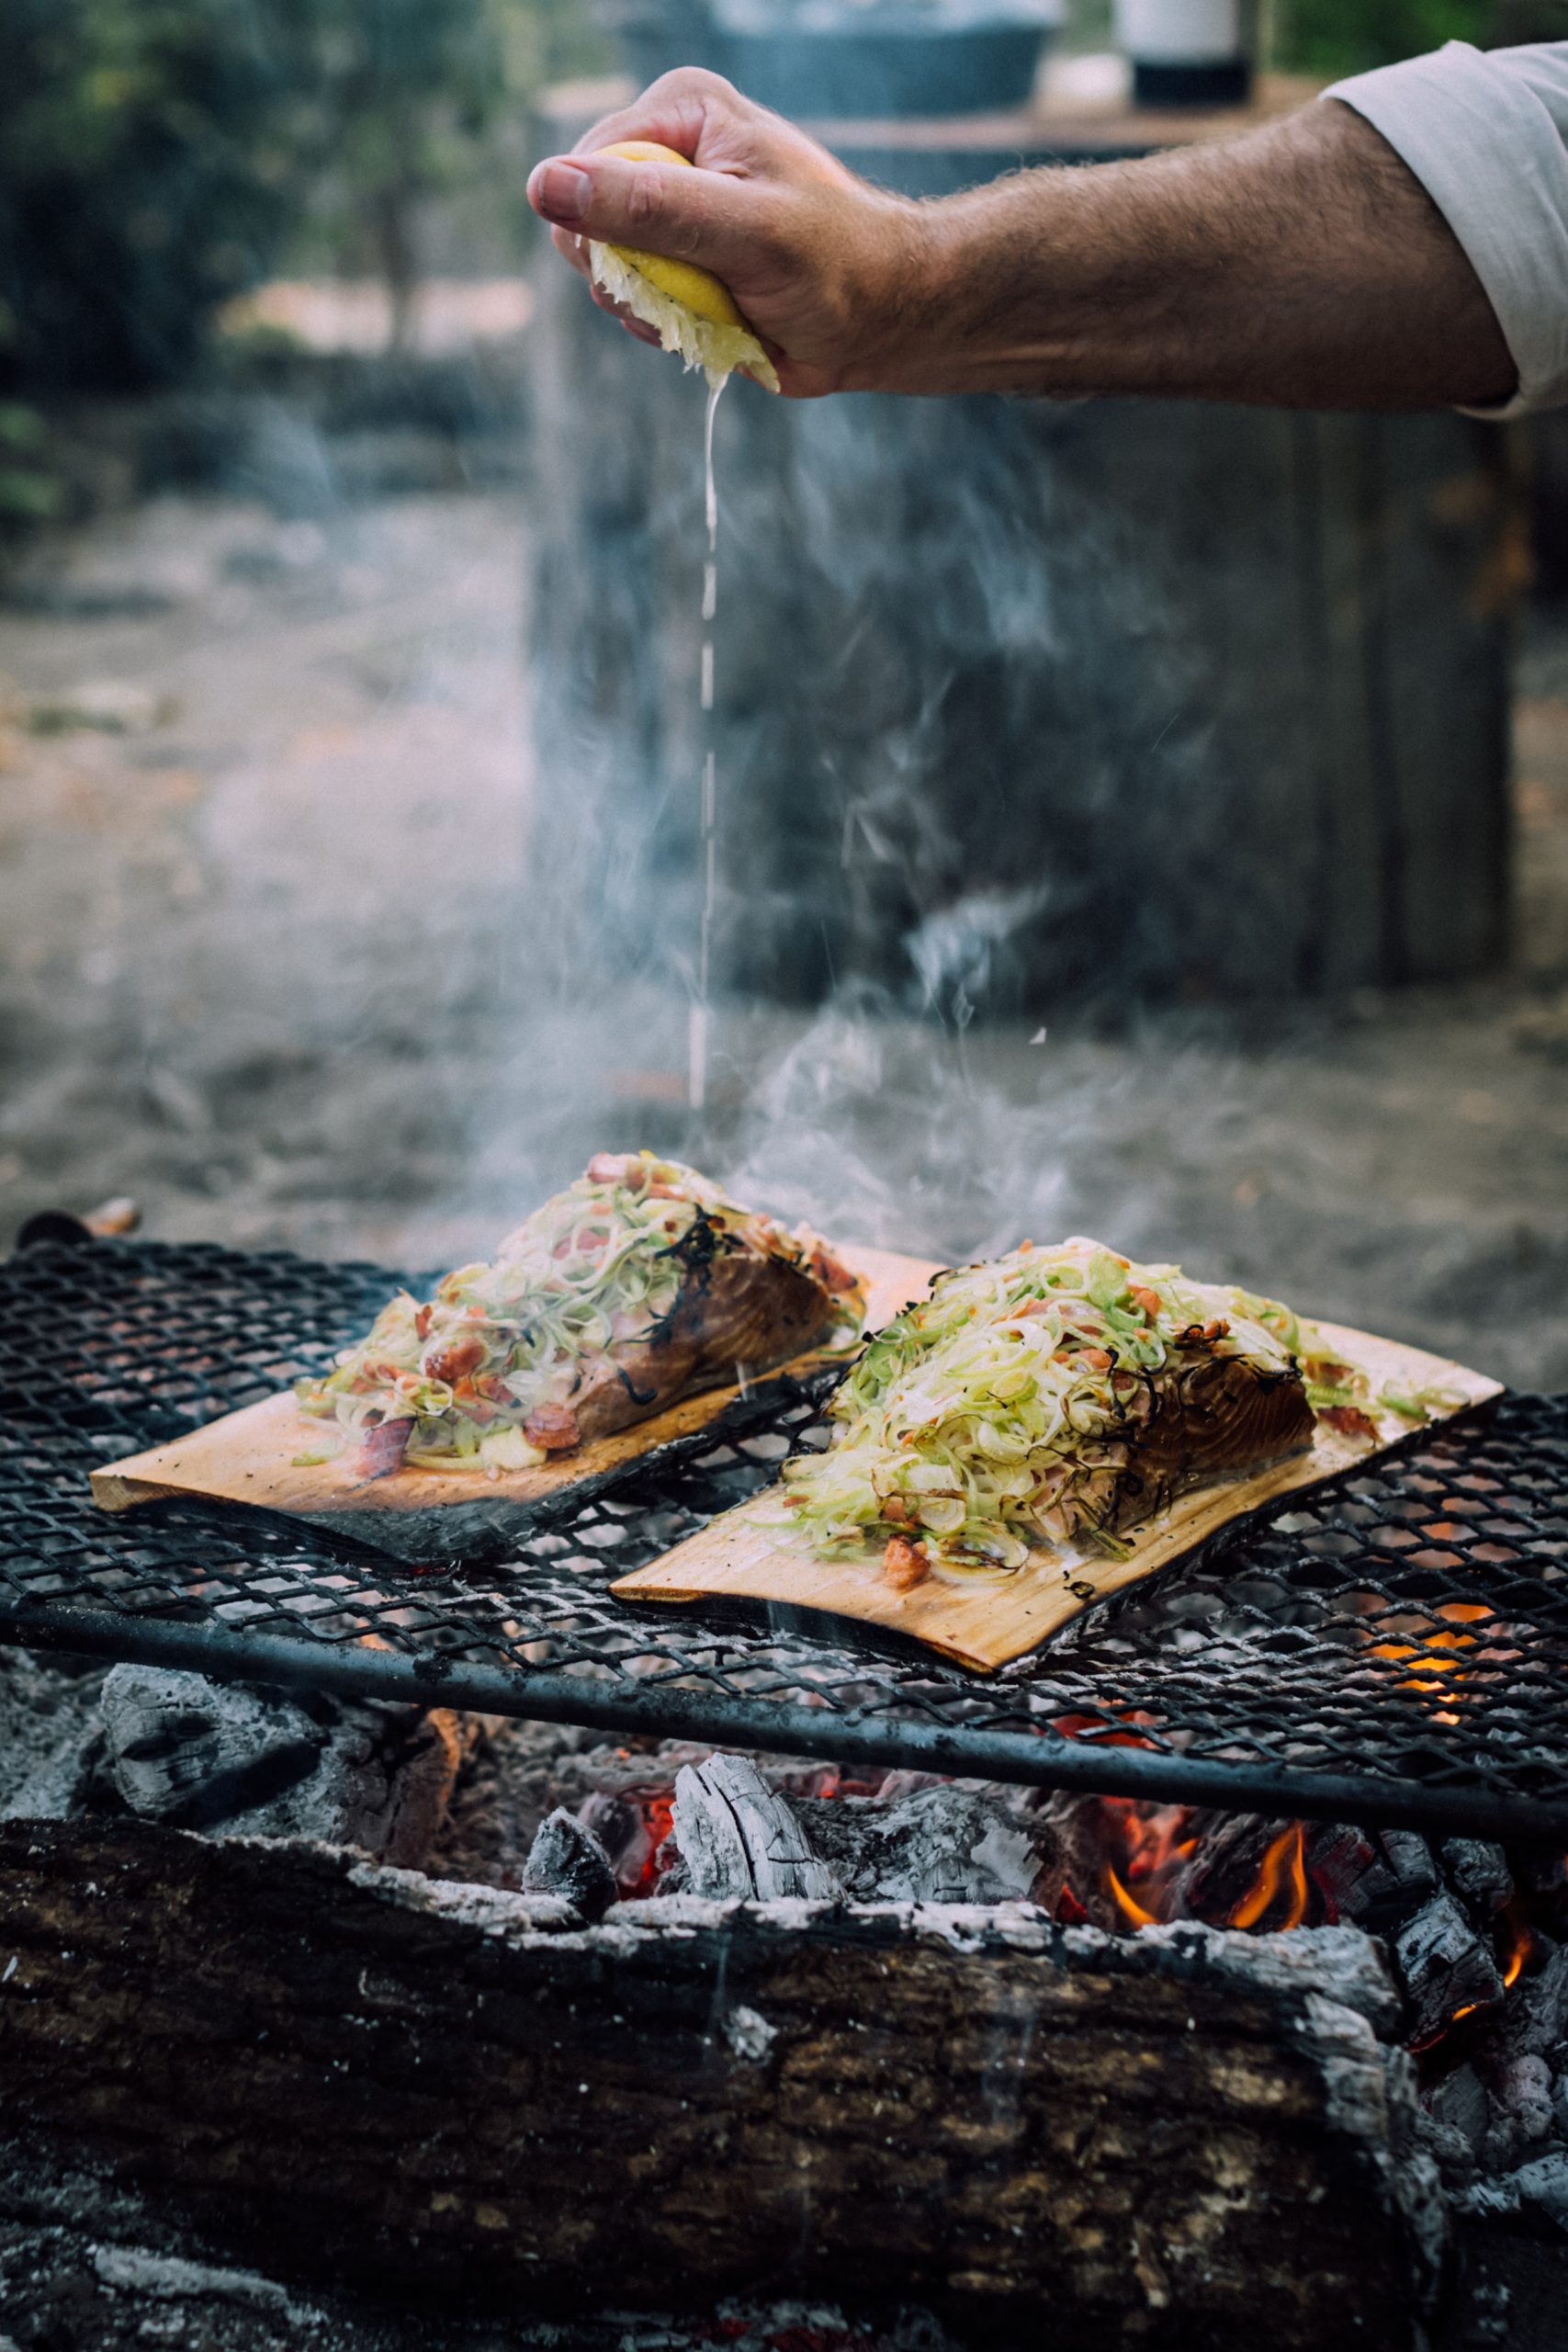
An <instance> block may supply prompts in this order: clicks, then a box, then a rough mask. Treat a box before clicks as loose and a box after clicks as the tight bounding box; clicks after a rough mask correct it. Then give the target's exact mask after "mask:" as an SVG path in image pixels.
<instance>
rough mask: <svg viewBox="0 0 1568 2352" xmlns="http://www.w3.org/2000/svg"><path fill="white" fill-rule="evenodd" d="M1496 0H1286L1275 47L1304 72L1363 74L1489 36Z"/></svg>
mask: <svg viewBox="0 0 1568 2352" xmlns="http://www.w3.org/2000/svg"><path fill="white" fill-rule="evenodd" d="M1492 17H1493V6H1492V0H1280V6H1279V7H1278V9H1277V12H1276V18H1275V28H1274V51H1275V56H1276V59H1277V61H1278V62H1279V63H1280V64H1281V65H1283V66H1286V67H1288V68H1290V69H1291V70H1292V71H1296V72H1300V73H1303V74H1359V73H1361V72H1364V71H1365V70H1366V69H1367V68H1368V67H1370V66H1373V65H1387V64H1391V63H1392V62H1393V61H1394V60H1395V59H1396V58H1400V57H1415V56H1417V55H1418V54H1419V53H1420V52H1421V51H1423V50H1427V49H1438V48H1440V47H1441V45H1442V43H1443V42H1444V41H1446V40H1472V41H1476V42H1484V41H1485V40H1487V39H1488V38H1489V36H1490V33H1491V29H1492Z"/></svg>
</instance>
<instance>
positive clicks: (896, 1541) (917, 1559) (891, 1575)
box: [882, 1535, 931, 1592]
mask: <svg viewBox="0 0 1568 2352" xmlns="http://www.w3.org/2000/svg"><path fill="white" fill-rule="evenodd" d="M882 1573H883V1576H884V1577H886V1581H887V1582H888V1583H889V1584H890V1585H891V1586H892V1588H893V1589H894V1591H895V1592H912V1591H913V1590H914V1589H915V1587H916V1586H917V1585H918V1584H920V1583H922V1582H923V1581H924V1579H925V1578H926V1577H928V1576H929V1575H930V1574H931V1562H930V1561H929V1560H928V1559H927V1557H926V1555H925V1554H924V1553H923V1552H922V1551H921V1549H920V1547H919V1544H911V1543H910V1541H909V1539H908V1536H907V1535H890V1536H889V1537H888V1539H887V1548H886V1551H885V1552H884V1553H883V1555H882Z"/></svg>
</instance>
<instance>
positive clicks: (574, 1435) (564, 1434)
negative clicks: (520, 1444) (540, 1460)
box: [523, 1405, 581, 1453]
mask: <svg viewBox="0 0 1568 2352" xmlns="http://www.w3.org/2000/svg"><path fill="white" fill-rule="evenodd" d="M523 1434H524V1436H525V1438H526V1439H527V1441H528V1442H529V1444H530V1445H536V1446H539V1447H540V1448H541V1449H542V1450H543V1451H544V1452H545V1453H570V1451H571V1449H572V1447H573V1446H574V1445H577V1444H579V1443H580V1442H581V1430H579V1428H578V1426H577V1415H576V1414H575V1413H574V1412H573V1411H572V1409H571V1407H570V1405H536V1406H535V1408H534V1409H533V1411H532V1412H531V1413H530V1414H529V1416H528V1418H527V1419H526V1420H525V1422H524V1424H523Z"/></svg>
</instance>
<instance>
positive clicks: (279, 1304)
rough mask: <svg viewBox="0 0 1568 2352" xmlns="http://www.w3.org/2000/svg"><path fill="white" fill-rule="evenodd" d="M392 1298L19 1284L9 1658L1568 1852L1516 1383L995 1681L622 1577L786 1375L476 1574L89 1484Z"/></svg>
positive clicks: (297, 1283)
mask: <svg viewBox="0 0 1568 2352" xmlns="http://www.w3.org/2000/svg"><path fill="white" fill-rule="evenodd" d="M398 1279H399V1277H396V1276H394V1275H391V1274H389V1273H388V1272H386V1271H385V1270H384V1269H382V1268H379V1267H376V1266H370V1265H363V1264H358V1265H339V1266H325V1265H318V1264H313V1263H310V1262H309V1261H305V1260H302V1259H299V1258H295V1257H291V1256H288V1255H285V1254H281V1253H279V1254H274V1255H267V1256H244V1255H241V1254H239V1253H237V1252H233V1251H230V1250H220V1249H216V1248H209V1247H198V1248H193V1247H186V1246H172V1245H161V1244H155V1243H124V1242H94V1243H91V1244H87V1245H85V1246H80V1247H75V1248H66V1247H47V1248H39V1249H35V1250H26V1251H23V1252H21V1253H20V1254H18V1255H17V1256H16V1257H14V1258H13V1259H11V1260H10V1261H6V1263H4V1264H0V1639H4V1640H6V1641H10V1642H21V1643H27V1644H29V1645H33V1646H35V1647H53V1648H59V1649H67V1650H77V1651H85V1652H90V1653H94V1654H96V1655H100V1656H104V1657H117V1658H134V1659H141V1660H148V1661H157V1662H162V1663H164V1664H170V1665H188V1666H197V1667H200V1668H203V1669H204V1670H206V1671H208V1672H209V1673H215V1674H220V1675H229V1676H243V1677H246V1678H249V1679H260V1680H274V1681H297V1682H313V1683H315V1684H317V1685H320V1686H321V1687H325V1688H330V1689H336V1690H340V1691H345V1692H353V1691H357V1692H359V1693H362V1694H378V1695H381V1696H384V1697H408V1696H416V1697H423V1698H425V1699H428V1700H441V1701H444V1702H446V1703H448V1704H452V1705H458V1706H468V1707H476V1708H481V1709H484V1710H487V1711H491V1712H496V1713H509V1714H519V1715H535V1716H541V1717H545V1718H551V1719H555V1720H558V1721H562V1722H572V1723H587V1724H599V1725H603V1726H605V1727H608V1728H614V1729H616V1730H619V1731H621V1732H623V1733H637V1732H642V1733H650V1734H664V1735H670V1736H682V1737H691V1738H699V1739H706V1740H710V1741H713V1742H715V1743H726V1744H728V1745H732V1746H740V1747H755V1748H762V1749H772V1750H774V1751H787V1752H795V1753H801V1754H809V1755H817V1756H822V1757H825V1758H833V1759H837V1760H840V1761H851V1760H854V1761H877V1762H883V1763H887V1764H895V1763H897V1764H905V1765H915V1766H921V1767H924V1768H926V1769H928V1770H937V1771H947V1772H956V1773H962V1774H970V1775H975V1776H977V1777H985V1778H990V1779H1009V1780H1019V1781H1039V1782H1043V1783H1047V1784H1056V1785H1062V1786H1068V1787H1080V1788H1092V1789H1098V1790H1100V1791H1102V1792H1120V1793H1123V1794H1128V1795H1135V1796H1145V1797H1162V1798H1168V1799H1171V1800H1176V1801H1185V1802H1189V1803H1193V1804H1218V1805H1230V1806H1233V1807H1244V1808H1247V1809H1250V1810H1258V1811H1265V1812H1270V1813H1275V1814H1281V1813H1288V1814H1308V1815H1330V1816H1338V1817H1345V1818H1359V1819H1363V1820H1376V1821H1379V1822H1382V1823H1384V1824H1386V1825H1390V1826H1393V1825H1397V1824H1401V1823H1408V1824H1410V1825H1413V1826H1428V1827H1431V1826H1439V1827H1447V1828H1450V1829H1453V1830H1463V1831H1468V1832H1470V1833H1471V1834H1473V1835H1492V1836H1505V1835H1506V1836H1510V1837H1515V1838H1542V1839H1551V1840H1555V1841H1557V1842H1559V1843H1562V1842H1568V1578H1565V1568H1568V1400H1565V1399H1555V1398H1548V1397H1507V1398H1506V1399H1504V1400H1503V1401H1502V1402H1501V1403H1500V1404H1499V1405H1497V1406H1496V1407H1494V1408H1486V1409H1483V1411H1482V1412H1481V1413H1478V1414H1474V1415H1471V1416H1469V1417H1467V1418H1466V1419H1464V1420H1463V1421H1462V1422H1461V1423H1456V1424H1451V1425H1450V1426H1448V1427H1446V1428H1443V1429H1439V1430H1435V1431H1432V1432H1429V1433H1424V1434H1421V1435H1419V1436H1417V1437H1415V1438H1412V1439H1410V1440H1408V1441H1406V1442H1405V1443H1404V1445H1402V1446H1401V1447H1400V1448H1399V1449H1398V1450H1397V1451H1396V1452H1395V1453H1392V1454H1390V1455H1388V1456H1385V1457H1384V1458H1382V1460H1381V1461H1380V1462H1378V1463H1377V1464H1374V1465H1372V1466H1371V1467H1370V1468H1368V1469H1367V1470H1364V1471H1360V1472H1352V1473H1348V1474H1347V1475H1346V1476H1343V1477H1341V1478H1339V1479H1337V1480H1335V1481H1334V1482H1333V1483H1332V1484H1330V1485H1328V1486H1325V1487H1321V1488H1317V1489H1314V1490H1312V1491H1311V1492H1310V1493H1309V1494H1308V1495H1307V1496H1305V1497H1300V1496H1296V1497H1290V1498H1285V1500H1284V1502H1283V1503H1282V1504H1280V1505H1276V1506H1274V1507H1272V1508H1271V1509H1270V1510H1268V1511H1266V1512H1265V1513H1263V1514H1260V1515H1259V1516H1258V1518H1257V1519H1255V1520H1254V1521H1250V1522H1247V1524H1246V1525H1245V1526H1243V1527H1241V1528H1240V1529H1233V1530H1231V1531H1229V1532H1227V1534H1226V1535H1225V1536H1224V1538H1222V1539H1220V1541H1219V1542H1218V1543H1217V1544H1211V1545H1210V1546H1208V1547H1206V1548H1205V1549H1204V1550H1203V1551H1202V1552H1201V1553H1200V1554H1198V1555H1194V1556H1193V1557H1192V1558H1190V1559H1189V1560H1187V1561H1185V1562H1182V1563H1179V1564H1178V1566H1176V1567H1175V1568H1173V1569H1169V1570H1167V1571H1166V1572H1164V1573H1163V1574H1162V1575H1160V1576H1159V1577H1156V1578H1154V1579H1151V1580H1150V1581H1149V1582H1148V1583H1145V1584H1144V1585H1141V1586H1134V1588H1132V1589H1131V1590H1130V1591H1129V1592H1128V1593H1126V1594H1124V1595H1122V1596H1121V1597H1120V1599H1119V1600H1117V1601H1114V1602H1112V1603H1111V1604H1109V1605H1107V1606H1105V1607H1103V1608H1100V1609H1098V1610H1096V1611H1091V1612H1090V1614H1089V1615H1088V1616H1087V1617H1085V1618H1082V1619H1080V1620H1079V1621H1078V1623H1077V1624H1076V1625H1075V1626H1074V1627H1072V1628H1070V1629H1069V1630H1068V1632H1067V1633H1066V1634H1064V1635H1063V1636H1061V1637H1059V1638H1058V1639H1057V1640H1056V1641H1055V1642H1054V1643H1053V1644H1051V1645H1049V1647H1048V1648H1047V1649H1045V1650H1044V1651H1043V1652H1041V1653H1039V1654H1037V1655H1036V1656H1035V1657H1032V1658H1028V1659H1023V1660H1021V1661H1019V1663H1018V1664H1017V1665H1015V1666H1013V1667H1011V1668H1007V1669H1006V1670H1005V1671H1004V1672H1003V1673H1002V1674H1000V1675H998V1676H997V1677H996V1678H994V1679H988V1680H984V1681H982V1680H977V1679H975V1678H974V1677H972V1676H969V1675H966V1674H964V1673H963V1672H962V1671H961V1670H960V1669H958V1668H950V1667H948V1666H946V1665H945V1664H944V1663H942V1661H940V1660H938V1659H935V1658H933V1657H931V1656H929V1655H928V1654H926V1653H924V1652H919V1653H917V1652H914V1651H913V1650H907V1651H901V1650H900V1649H899V1647H898V1646H897V1645H896V1644H895V1645H888V1644H886V1643H879V1644H878V1645H877V1646H875V1647H872V1646H869V1645H867V1644H866V1643H865V1641H863V1639H862V1638H861V1633H860V1631H859V1630H858V1629H857V1634H856V1637H855V1640H854V1644H853V1645H852V1646H850V1645H847V1643H846V1642H845V1639H844V1636H843V1634H842V1633H841V1631H840V1630H839V1629H837V1628H835V1627H833V1626H832V1625H830V1624H826V1623H823V1622H820V1621H819V1622H818V1624H816V1625H815V1626H812V1625H809V1624H807V1623H802V1622H800V1621H799V1619H798V1618H797V1617H795V1615H794V1613H793V1612H790V1611H783V1610H777V1609H775V1610H773V1611H768V1612H767V1614H766V1620H765V1622H764V1621H763V1619H762V1618H761V1616H759V1615H753V1616H752V1617H750V1619H745V1620H742V1619H739V1618H737V1617H734V1616H721V1615H719V1614H717V1613H716V1612H714V1613H709V1612H706V1611H705V1612H704V1613H702V1614H700V1615H699V1614H696V1613H694V1612H687V1611H671V1610H660V1611H632V1610H630V1609H628V1608H626V1606H625V1605H624V1604H622V1603H620V1602H617V1601H615V1600H611V1599H610V1598H609V1596H608V1593H607V1591H606V1589H605V1588H606V1586H607V1585H608V1583H609V1581H610V1579H611V1578H612V1577H615V1576H618V1575H621V1574H624V1573H625V1572H626V1570H628V1569H630V1568H632V1567H636V1566H640V1565H641V1564H642V1563H643V1562H644V1561H646V1560H648V1559H650V1558H652V1557H653V1556H654V1555H656V1554H657V1553H659V1552H660V1551H663V1550H665V1549H667V1548H668V1547H669V1546H670V1545H671V1544H673V1543H675V1542H677V1541H678V1540H679V1539H680V1538H681V1537H682V1536H683V1535H685V1534H688V1533H690V1532H691V1531H692V1530H693V1529H694V1527H696V1526H697V1525H699V1524H700V1523H701V1522H702V1521H704V1520H705V1519H706V1518H708V1517H710V1516H712V1514H713V1513H714V1512H716V1511H717V1510H724V1509H727V1508H728V1506H729V1505H730V1504H731V1503H733V1502H736V1501H738V1500H739V1499H741V1498H743V1497H744V1496H745V1495H747V1494H750V1493H751V1492H753V1491H754V1490H755V1489H756V1488H757V1487H759V1486H761V1485H762V1484H764V1483H765V1482H766V1480H767V1479H768V1478H770V1477H771V1476H773V1473H774V1470H775V1468H776V1465H777V1463H778V1461H779V1459H780V1457H781V1456H782V1454H783V1453H784V1452H785V1451H786V1450H787V1447H788V1445H789V1444H790V1443H791V1442H794V1441H795V1439H796V1438H798V1436H799V1435H800V1434H801V1432H802V1431H803V1430H806V1429H807V1428H808V1426H809V1425H810V1423H811V1421H812V1420H813V1419H814V1416H815V1411H816V1402H815V1399H814V1397H812V1396H811V1395H810V1394H808V1393H807V1391H806V1390H804V1389H802V1388H800V1387H798V1386H796V1385H795V1384H793V1383H790V1382H787V1381H781V1382H776V1383H773V1384H771V1385H770V1388H769V1390H768V1391H767V1392H766V1393H765V1394H764V1395H763V1396H762V1397H759V1398H755V1399H753V1400H751V1402H750V1405H749V1406H748V1407H745V1408H738V1410H737V1412H736V1413H735V1414H734V1415H732V1416H729V1417H727V1420H726V1422H725V1423H724V1424H721V1426H720V1428H719V1429H718V1430H710V1431H708V1432H706V1433H705V1435H703V1436H701V1437H699V1438H695V1439H693V1440H691V1441H688V1442H684V1443H683V1444H682V1445H681V1446H679V1447H676V1448H673V1449H670V1450H669V1451H667V1452H666V1453H663V1454H661V1456H660V1460H659V1462H658V1463H657V1464H655V1465H653V1466H649V1465H644V1466H642V1467H641V1468H638V1469H637V1470H636V1471H635V1472H633V1473H632V1474H631V1475H629V1476H627V1477H626V1479H625V1480H624V1481H623V1482H622V1483H620V1484H618V1485H617V1486H616V1487H615V1488H614V1489H613V1490H612V1491H609V1492H601V1493H600V1494H599V1495H597V1496H596V1497H595V1498H592V1499H590V1500H588V1501H585V1502H582V1501H580V1502H578V1503H576V1504H569V1505H563V1506H561V1507H560V1508H559V1509H558V1511H557V1513H556V1515H555V1516H554V1517H553V1518H551V1519H550V1520H548V1521H544V1522H541V1523H539V1524H538V1525H537V1526H536V1529H535V1530H534V1532H530V1533H529V1534H528V1535H527V1536H526V1537H525V1538H524V1539H523V1540H522V1541H520V1542H513V1544H511V1545H510V1546H509V1547H508V1552H507V1555H506V1557H505V1559H504V1561H503V1562H502V1564H501V1565H499V1566H490V1567H488V1568H485V1569H482V1570H479V1569H475V1568H473V1567H464V1568H455V1569H451V1570H447V1571H445V1572H442V1573H440V1574H434V1573H432V1574H425V1575H420V1574H417V1573H415V1572H412V1571H409V1570H407V1569H405V1568H402V1567H400V1566H399V1565H398V1564H397V1563H394V1562H391V1561H389V1560H388V1559H386V1558H384V1557H383V1556H382V1555H379V1554H378V1553H376V1552H374V1551H372V1550H371V1549H369V1548H368V1547H367V1546H364V1545H360V1544H355V1543H353V1542H350V1541H346V1540H344V1539H342V1538H340V1537H336V1536H333V1535H330V1534H326V1533H321V1534H318V1533H316V1532H314V1531H311V1530H308V1529H307V1528H305V1527H304V1526H303V1525H302V1524H301V1522H299V1521H295V1520H288V1519H283V1518H279V1517H275V1516H272V1515H270V1514H267V1513H264V1512H243V1513H242V1512H239V1511H234V1510H226V1509H222V1508H220V1507H218V1506H215V1505H213V1506H208V1505H202V1504H197V1503H183V1502H179V1503H175V1502H170V1503H162V1504H155V1505H150V1506H147V1507H146V1508H144V1509H142V1510H136V1511H133V1512H131V1513H130V1514H128V1515H127V1516H125V1517H123V1518H116V1519H110V1518H106V1517H105V1516H104V1515H103V1514H101V1513H100V1512H98V1511H96V1510H95V1509H94V1508H93V1505H92V1503H91V1500H90V1498H89V1496H88V1490H87V1478H86V1474H87V1471H88V1470H89V1468H91V1467H92V1466H93V1465H94V1464H95V1463H97V1462H102V1461H107V1460H112V1459H113V1458H115V1457H116V1456H117V1455H119V1454H123V1453H131V1452H135V1451H137V1450H138V1449H140V1448H142V1447H145V1446H149V1445H153V1444H157V1443H160V1442H164V1441H165V1440H168V1439H171V1438H174V1437H175V1436H177V1435H179V1434H180V1433H181V1432H183V1431H185V1430H188V1429H191V1428H193V1427H195V1426H197V1425H198V1424H199V1423H201V1422H203V1421H206V1420H209V1419H213V1418H214V1417H215V1416H217V1415H218V1414H220V1413H223V1412H227V1411H230V1410H231V1409H232V1408H235V1407H237V1406H240V1405H243V1404H248V1403H250V1402H252V1401H253V1400H254V1399H255V1398H257V1397H262V1396H265V1395H266V1394H267V1393H268V1392H269V1391H270V1390H272V1389H274V1388H276V1387H277V1386H279V1385H281V1384H282V1383H284V1382H285V1381H287V1380H288V1379H289V1378H291V1377H293V1376H294V1375H295V1374H297V1373H299V1372H301V1371H304V1370H307V1369H312V1368H316V1367H318V1366H319V1365H320V1364H321V1363H322V1362H323V1361H324V1360H325V1359H326V1358H327V1357H329V1356H330V1354H331V1352H332V1351H333V1349H335V1348H337V1347H340V1346H342V1345H343V1344H344V1341H345V1340H349V1339H351V1338H353V1337H355V1336H356V1335H357V1333H358V1332H359V1331H360V1330H362V1329H364V1327H365V1325H366V1323H367V1320H368V1318H369V1317H370V1316H371V1315H372V1314H373V1313H374V1311H375V1309H376V1308H377V1307H378V1306H379V1305H380V1304H381V1303H382V1301H383V1300H384V1298H385V1297H386V1295H387V1294H388V1291H389V1287H390V1286H391V1284H392V1283H394V1282H395V1281H396V1280H398Z"/></svg>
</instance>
